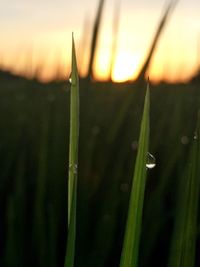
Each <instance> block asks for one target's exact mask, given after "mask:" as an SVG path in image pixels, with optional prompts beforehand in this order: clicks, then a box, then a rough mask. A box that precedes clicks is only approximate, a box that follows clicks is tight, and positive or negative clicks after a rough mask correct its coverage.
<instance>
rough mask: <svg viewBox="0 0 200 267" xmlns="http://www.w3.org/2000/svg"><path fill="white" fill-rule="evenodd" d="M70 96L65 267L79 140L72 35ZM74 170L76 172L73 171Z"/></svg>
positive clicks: (70, 251) (69, 263) (68, 266)
mask: <svg viewBox="0 0 200 267" xmlns="http://www.w3.org/2000/svg"><path fill="white" fill-rule="evenodd" d="M70 78H71V96H70V142H69V176H68V238H67V248H66V256H65V267H73V266H74V255H75V238H76V195H77V166H78V139H79V78H78V70H77V61H76V52H75V44H74V38H73V35H72V66H71V77H70ZM74 170H76V171H74Z"/></svg>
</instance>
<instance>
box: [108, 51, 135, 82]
mask: <svg viewBox="0 0 200 267" xmlns="http://www.w3.org/2000/svg"><path fill="white" fill-rule="evenodd" d="M138 64H139V57H138V56H137V55H136V54H132V53H129V52H126V51H120V52H119V53H118V54H117V56H116V62H115V65H114V69H113V72H112V80H113V81H115V82H124V81H127V80H129V79H134V78H135V77H136V76H137V69H138Z"/></svg>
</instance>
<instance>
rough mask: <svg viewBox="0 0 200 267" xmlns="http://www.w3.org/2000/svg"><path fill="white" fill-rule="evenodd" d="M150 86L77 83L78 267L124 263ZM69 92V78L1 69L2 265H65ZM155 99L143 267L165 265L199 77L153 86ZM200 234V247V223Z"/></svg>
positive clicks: (199, 96)
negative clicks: (45, 79) (46, 79)
mask: <svg viewBox="0 0 200 267" xmlns="http://www.w3.org/2000/svg"><path fill="white" fill-rule="evenodd" d="M145 89H146V83H144V82H140V83H139V82H138V83H124V84H114V83H89V82H88V81H87V80H81V81H80V142H79V166H78V167H79V172H78V199H77V238H76V255H75V266H76V267H94V266H95V267H109V266H112V267H115V266H116V267H117V266H119V261H120V254H121V249H122V243H123V236H124V229H125V223H126V217H127V209H128V201H129V195H130V189H131V183H132V173H133V170H134V165H135V164H134V162H135V158H136V154H137V141H138V138H139V130H140V122H141V118H142V110H143V104H144V95H145ZM69 96H70V84H69V82H52V83H48V84H42V83H39V82H37V81H34V80H26V79H23V78H19V77H16V76H12V75H10V74H9V73H6V72H1V73H0V110H1V112H0V140H1V142H0V148H1V150H0V151H1V153H0V158H1V160H0V218H1V220H0V266H3V267H10V266H13V267H18V266H20V267H24V266H41V267H58V266H63V264H64V258H65V247H66V240H67V228H66V225H67V175H68V149H69V144H68V143H69V100H70V97H69ZM150 103H151V111H150V151H149V152H150V153H151V154H153V155H154V157H155V158H156V167H155V168H153V169H149V170H147V181H146V191H145V201H144V214H143V224H142V233H141V242H140V250H139V251H140V252H139V266H141V267H147V266H148V267H149V266H163V267H164V266H167V264H168V260H169V251H170V249H169V248H170V241H171V239H172V232H173V226H174V218H175V215H176V213H177V212H176V205H177V199H178V195H179V191H180V190H179V188H181V184H182V180H183V175H184V173H185V169H186V166H187V162H188V157H189V151H190V148H191V145H192V142H193V139H194V137H195V133H194V131H195V127H196V121H197V113H198V110H199V109H200V81H199V76H197V77H196V79H193V80H192V81H191V82H189V83H187V84H174V85H170V84H164V83H162V84H159V85H150ZM197 230H198V231H197V233H196V236H197V242H196V249H197V251H198V250H199V246H200V243H199V242H200V239H199V222H198V227H197ZM199 265H200V256H199V254H198V253H196V263H195V265H194V266H199ZM180 266H183V265H180ZM188 267H190V266H188Z"/></svg>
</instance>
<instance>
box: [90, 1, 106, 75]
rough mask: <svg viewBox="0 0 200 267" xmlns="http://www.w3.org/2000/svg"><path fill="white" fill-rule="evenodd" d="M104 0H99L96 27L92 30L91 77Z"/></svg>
mask: <svg viewBox="0 0 200 267" xmlns="http://www.w3.org/2000/svg"><path fill="white" fill-rule="evenodd" d="M104 2H105V0H99V6H98V10H97V15H96V18H95V22H94V28H93V32H92V42H91V48H90V57H89V66H88V77H89V78H92V77H93V72H92V67H93V64H94V57H95V53H96V48H97V40H98V36H99V29H100V23H101V17H102V13H103V7H104Z"/></svg>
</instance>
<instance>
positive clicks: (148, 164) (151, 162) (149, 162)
mask: <svg viewBox="0 0 200 267" xmlns="http://www.w3.org/2000/svg"><path fill="white" fill-rule="evenodd" d="M155 166H156V159H155V157H154V156H153V155H152V154H150V153H149V152H148V153H147V162H146V167H147V169H153V168H154V167H155Z"/></svg>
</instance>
